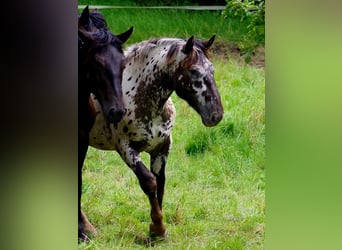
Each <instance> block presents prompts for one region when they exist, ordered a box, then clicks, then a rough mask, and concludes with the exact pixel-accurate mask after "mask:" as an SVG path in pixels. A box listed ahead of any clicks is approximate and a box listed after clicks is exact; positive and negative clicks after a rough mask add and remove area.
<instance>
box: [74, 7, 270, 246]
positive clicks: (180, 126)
mask: <svg viewBox="0 0 342 250" xmlns="http://www.w3.org/2000/svg"><path fill="white" fill-rule="evenodd" d="M101 11H102V10H101ZM135 11H137V10H135ZM102 12H103V13H104V14H105V16H106V18H107V20H108V23H109V24H110V26H113V27H114V23H115V24H116V27H118V31H122V30H125V29H126V28H127V27H129V26H130V25H129V23H132V22H135V23H134V26H136V29H135V31H134V33H133V37H132V40H130V42H135V41H139V39H141V40H143V39H148V38H150V37H153V36H158V37H159V36H177V37H186V36H187V35H188V34H194V35H195V36H197V37H202V36H203V38H208V37H209V36H210V35H211V34H212V33H213V31H216V32H217V31H220V30H221V31H222V32H221V33H220V34H221V35H220V39H221V40H222V41H230V38H231V37H235V38H237V37H238V36H236V35H235V34H231V33H229V31H227V30H226V27H229V24H224V25H227V26H224V27H221V24H220V23H219V22H217V21H215V20H217V19H216V17H217V16H216V14H215V13H211V14H210V12H207V13H206V14H205V13H204V12H203V13H201V14H196V13H197V12H196V13H195V14H190V12H189V13H188V12H185V11H179V12H177V13H178V14H177V15H179V16H178V17H177V18H174V19H172V20H175V22H173V21H172V22H171V21H169V20H168V19H167V18H166V17H163V14H162V13H159V12H161V11H159V12H158V11H157V12H154V11H151V10H149V11H142V13H144V15H145V16H149V18H150V19H149V21H147V20H144V21H142V17H141V16H138V15H137V14H134V13H139V14H141V12H140V11H138V12H133V11H132V10H129V11H126V12H123V13H122V12H121V11H120V13H121V14H120V16H116V15H117V14H118V13H117V12H116V11H113V10H105V11H102ZM148 13H150V15H148ZM158 13H159V14H158ZM174 15H175V16H176V14H174ZM201 15H203V16H201ZM211 15H212V16H211ZM115 16H116V18H115V19H114V17H115ZM153 19H154V21H152V20H153ZM189 19H191V20H189ZM202 19H204V20H203V21H201V20H202ZM118 20H119V21H118ZM140 22H143V23H140ZM184 22H187V23H189V24H188V25H183V24H184ZM196 22H198V23H196ZM201 22H203V23H206V24H205V25H202V23H201ZM171 23H172V24H171ZM181 23H183V24H182V25H181ZM168 24H170V25H171V28H169V29H166V27H168V26H169V25H168ZM206 27H207V28H206ZM210 27H211V28H212V29H210ZM164 29H166V30H164ZM115 31H116V29H115ZM236 32H239V31H236ZM209 33H210V34H209ZM214 33H215V32H214ZM239 36H243V34H239ZM212 62H213V64H214V67H215V78H216V82H217V85H218V89H219V92H220V94H221V97H222V101H223V106H224V110H225V115H224V118H223V120H222V121H221V123H220V124H219V125H217V126H216V127H212V128H206V127H204V125H202V123H201V119H200V117H199V116H198V115H197V114H196V112H195V111H194V110H193V109H191V108H190V107H189V106H188V105H187V104H186V103H185V101H183V100H181V99H180V98H178V97H177V96H176V95H175V94H174V95H173V96H172V98H173V101H174V103H175V106H176V109H177V119H176V124H175V127H174V129H173V148H172V150H171V153H170V156H169V160H168V163H167V168H166V185H165V196H164V203H163V213H164V221H165V224H166V227H167V229H168V231H169V236H168V238H167V239H166V240H164V241H160V242H154V243H151V242H149V241H148V237H147V236H148V226H149V223H150V206H149V202H148V199H147V197H146V196H145V195H144V193H143V192H142V191H141V189H140V186H139V184H138V180H137V178H136V177H135V175H134V174H133V172H132V171H131V170H130V169H129V168H128V167H127V166H126V165H125V164H124V163H123V161H122V160H121V159H120V158H119V156H118V154H117V153H116V152H107V151H100V150H95V149H93V148H90V149H89V151H88V155H87V158H86V162H85V165H84V172H83V180H84V185H83V188H82V190H83V197H82V205H83V209H84V210H85V212H86V213H87V215H88V218H89V219H90V221H91V222H92V223H93V225H94V226H95V227H96V228H97V230H98V236H97V237H96V238H94V239H93V240H92V241H91V242H90V243H88V244H81V245H80V246H79V249H101V250H102V249H144V248H146V247H151V246H153V248H155V249H196V250H197V249H236V250H237V249H263V243H264V216H265V169H264V168H265V101H264V95H265V78H264V69H262V68H261V69H260V68H255V67H251V66H249V65H246V64H241V63H238V62H236V61H234V60H233V59H232V60H229V61H227V60H225V59H222V57H221V56H216V55H212ZM143 159H144V160H145V162H146V164H147V165H148V164H149V159H148V156H147V155H146V154H144V155H143Z"/></svg>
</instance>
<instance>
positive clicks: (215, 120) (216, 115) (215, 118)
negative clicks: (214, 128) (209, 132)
mask: <svg viewBox="0 0 342 250" xmlns="http://www.w3.org/2000/svg"><path fill="white" fill-rule="evenodd" d="M221 119H222V115H221V114H219V113H216V112H215V113H213V114H212V115H211V121H212V122H213V123H218V122H219V121H221Z"/></svg>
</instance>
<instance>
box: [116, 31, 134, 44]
mask: <svg viewBox="0 0 342 250" xmlns="http://www.w3.org/2000/svg"><path fill="white" fill-rule="evenodd" d="M133 29H134V28H133V27H130V28H129V30H127V31H125V32H123V33H121V34H119V35H116V37H117V38H119V40H120V41H121V42H122V43H125V42H126V41H127V40H128V38H129V37H130V36H131V35H132V32H133Z"/></svg>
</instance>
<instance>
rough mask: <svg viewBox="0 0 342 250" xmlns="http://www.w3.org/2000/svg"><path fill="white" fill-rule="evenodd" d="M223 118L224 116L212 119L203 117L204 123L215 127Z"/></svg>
mask: <svg viewBox="0 0 342 250" xmlns="http://www.w3.org/2000/svg"><path fill="white" fill-rule="evenodd" d="M221 120H222V116H220V117H218V118H217V119H214V120H213V119H210V118H209V117H208V118H207V119H205V118H203V117H202V123H203V124H204V125H205V126H206V127H214V126H216V125H217V124H219V122H220V121H221Z"/></svg>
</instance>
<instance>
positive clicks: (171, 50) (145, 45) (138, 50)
mask: <svg viewBox="0 0 342 250" xmlns="http://www.w3.org/2000/svg"><path fill="white" fill-rule="evenodd" d="M185 43H186V40H184V39H180V38H152V39H150V40H147V41H143V42H139V43H136V44H134V45H132V46H131V47H129V48H128V49H127V50H126V51H125V54H126V58H127V60H130V59H131V58H132V57H136V56H139V57H140V58H147V56H148V55H149V54H150V52H151V51H152V50H153V49H155V48H156V47H163V48H165V47H168V50H167V53H166V57H165V58H166V60H167V61H171V60H172V58H174V56H175V55H176V53H177V52H178V51H179V50H181V48H182V47H183V46H184V45H185ZM199 51H202V52H203V53H204V55H205V56H206V57H208V52H207V50H206V49H205V48H204V46H203V44H202V43H201V42H200V41H198V40H195V43H194V50H193V51H192V54H191V58H193V59H194V60H197V58H198V56H199Z"/></svg>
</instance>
